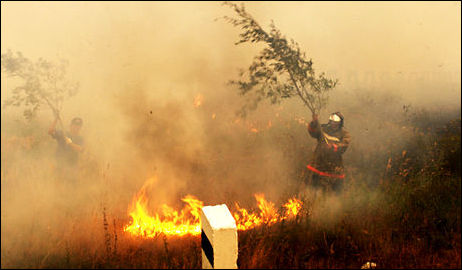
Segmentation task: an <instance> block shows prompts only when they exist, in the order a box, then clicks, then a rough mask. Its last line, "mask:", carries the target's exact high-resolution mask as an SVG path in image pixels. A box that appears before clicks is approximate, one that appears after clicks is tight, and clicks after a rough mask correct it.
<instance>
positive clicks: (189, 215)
mask: <svg viewBox="0 0 462 270" xmlns="http://www.w3.org/2000/svg"><path fill="white" fill-rule="evenodd" d="M145 190H146V185H145V186H143V187H142V188H141V190H140V192H139V193H138V194H137V195H136V196H135V198H134V201H133V204H132V205H131V207H130V212H129V216H130V217H131V223H130V224H129V225H127V226H125V227H124V231H126V232H128V233H130V234H132V235H135V236H141V237H146V238H154V237H156V236H157V235H159V234H161V233H163V234H165V235H177V236H183V235H186V234H190V235H199V234H200V233H201V228H200V209H201V208H202V207H203V206H204V203H203V202H202V201H200V200H198V199H197V198H195V197H194V196H192V195H187V196H185V197H184V198H183V199H182V201H183V202H185V203H186V206H184V207H183V209H182V210H181V211H180V212H178V211H176V210H174V209H172V208H171V207H169V206H167V205H165V204H164V205H162V207H161V214H159V213H155V214H154V215H150V214H149V213H148V210H147V203H148V200H147V197H146V191H145ZM255 199H256V200H257V202H258V208H259V210H260V211H259V213H250V212H249V211H248V210H247V209H245V208H240V207H239V205H238V204H237V203H236V208H237V212H236V213H234V214H233V216H234V218H235V220H236V225H237V229H238V230H249V229H252V228H255V227H257V226H260V225H262V224H274V223H276V222H279V221H281V220H284V219H287V218H290V217H295V216H297V214H298V213H299V211H300V208H301V205H302V203H301V201H300V200H297V199H296V198H292V199H289V201H288V202H287V203H286V204H284V206H283V207H284V208H285V209H286V211H285V213H284V214H283V215H282V216H281V215H279V214H278V212H277V210H276V208H275V207H274V204H273V203H272V202H268V201H266V200H265V197H264V195H263V194H255Z"/></svg>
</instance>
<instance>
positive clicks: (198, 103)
mask: <svg viewBox="0 0 462 270" xmlns="http://www.w3.org/2000/svg"><path fill="white" fill-rule="evenodd" d="M203 99H204V96H202V94H197V95H196V96H195V97H194V102H193V103H194V107H196V108H198V107H200V106H201V105H202V101H203Z"/></svg>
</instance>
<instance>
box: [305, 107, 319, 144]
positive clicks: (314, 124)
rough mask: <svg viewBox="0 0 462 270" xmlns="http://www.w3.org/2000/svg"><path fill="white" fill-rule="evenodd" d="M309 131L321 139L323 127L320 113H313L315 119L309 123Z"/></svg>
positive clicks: (314, 136) (312, 135)
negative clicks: (320, 121)
mask: <svg viewBox="0 0 462 270" xmlns="http://www.w3.org/2000/svg"><path fill="white" fill-rule="evenodd" d="M308 132H309V133H310V135H311V137H313V138H316V139H319V138H320V137H321V128H320V126H319V121H318V115H317V114H315V113H313V120H311V122H310V123H309V124H308Z"/></svg>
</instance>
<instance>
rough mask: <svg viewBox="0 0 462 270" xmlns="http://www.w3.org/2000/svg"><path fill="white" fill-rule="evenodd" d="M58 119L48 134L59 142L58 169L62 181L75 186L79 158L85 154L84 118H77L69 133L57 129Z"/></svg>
mask: <svg viewBox="0 0 462 270" xmlns="http://www.w3.org/2000/svg"><path fill="white" fill-rule="evenodd" d="M57 121H58V117H57V118H56V119H55V121H54V122H53V123H52V125H51V127H50V128H49V130H48V134H49V135H50V136H51V137H52V138H53V139H55V140H56V141H57V143H58V147H57V149H56V169H57V173H58V176H59V177H60V178H61V179H62V180H67V181H68V182H69V183H70V184H75V183H76V182H77V180H78V175H79V168H78V167H79V166H78V165H79V157H80V154H81V153H82V152H83V149H84V148H83V138H82V136H81V135H80V130H81V128H82V125H83V121H82V118H79V117H75V118H74V119H72V121H71V124H70V126H69V132H64V131H63V130H59V129H56V123H57Z"/></svg>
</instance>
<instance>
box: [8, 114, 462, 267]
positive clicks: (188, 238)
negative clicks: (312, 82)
mask: <svg viewBox="0 0 462 270" xmlns="http://www.w3.org/2000/svg"><path fill="white" fill-rule="evenodd" d="M430 120H431V119H430ZM430 120H429V119H428V118H425V119H424V120H422V118H419V117H414V118H412V119H410V120H409V122H408V124H407V126H406V128H407V129H406V132H404V133H400V134H407V135H406V136H404V135H403V136H402V137H401V139H402V140H401V141H399V142H396V143H393V141H389V142H386V143H383V144H380V145H377V148H376V149H375V150H374V151H370V150H364V149H361V148H359V147H357V148H356V149H352V153H350V156H349V159H348V160H349V164H348V166H347V168H348V173H349V179H348V183H347V185H346V190H345V192H344V193H343V194H341V195H340V196H337V195H333V194H323V193H314V192H312V191H310V190H308V191H302V192H298V190H297V187H298V186H297V185H293V186H292V190H291V189H290V188H288V190H286V191H283V192H281V194H285V195H281V198H280V202H282V203H277V204H272V203H270V201H268V200H266V199H264V197H262V196H260V197H256V199H257V204H253V205H250V204H245V206H246V207H243V206H241V205H240V204H233V203H232V202H233V201H232V200H227V201H226V203H227V204H228V206H230V208H231V211H232V212H233V213H234V216H235V218H236V219H237V220H238V224H241V225H243V226H247V227H245V228H246V229H241V230H239V232H238V237H239V259H238V266H239V267H240V268H360V267H361V266H362V265H363V264H365V263H366V262H374V263H376V264H377V266H378V267H379V268H460V267H461V254H460V251H461V246H460V241H461V238H460V236H461V232H460V227H461V222H460V217H461V208H460V205H461V181H460V119H456V120H453V121H443V120H442V119H436V120H437V121H433V122H432V121H430ZM422 121H424V122H431V124H430V123H426V124H425V123H421V122H422ZM424 124H425V125H424ZM273 128H278V127H277V126H276V125H274V126H273ZM2 134H3V133H2ZM400 136H401V135H400ZM15 141H17V142H22V141H21V140H15ZM365 143H367V142H365ZM4 145H8V147H9V148H7V149H9V150H6V149H5V148H4V147H2V202H3V203H2V232H1V233H2V240H1V241H2V242H1V243H2V254H1V256H2V262H1V264H2V268H12V267H19V268H201V247H200V237H199V236H197V235H196V234H194V233H192V234H187V233H186V234H183V235H182V236H175V235H169V234H168V233H166V232H168V230H167V231H159V232H155V233H153V234H152V235H151V236H152V237H144V236H148V235H141V237H140V236H133V235H132V234H130V233H128V231H129V230H127V228H128V227H127V225H128V224H131V225H133V224H135V223H134V221H135V220H136V217H134V216H132V217H130V216H128V215H127V214H126V213H125V210H126V205H125V206H124V207H122V206H120V205H116V204H114V205H113V204H112V201H110V200H108V199H107V198H106V197H105V196H104V192H100V189H98V188H95V189H94V190H90V191H89V192H88V193H87V194H78V193H76V192H74V191H75V190H73V189H72V188H71V187H66V186H63V187H62V188H61V189H59V191H56V192H50V190H54V187H55V186H57V185H58V186H59V182H58V181H57V179H55V178H53V177H52V175H53V174H52V167H51V166H43V163H40V164H39V163H34V160H35V159H34V158H33V157H31V159H30V160H26V161H25V162H24V163H21V162H20V161H19V159H15V155H13V156H11V155H10V156H9V157H10V158H9V159H6V158H4V157H5V154H6V152H5V151H10V152H8V153H13V152H12V150H11V149H13V148H14V147H15V146H14V145H13V143H12V142H11V141H8V142H7V140H6V139H5V138H4V137H3V136H2V146H4ZM39 146H40V145H38V146H37V145H35V146H33V147H32V148H31V147H29V145H27V147H23V148H24V149H22V150H21V149H19V150H15V151H31V149H34V147H39ZM291 146H292V145H291V144H289V143H287V144H285V145H284V147H287V148H288V150H293V151H288V152H290V153H293V154H292V155H293V156H290V157H289V158H291V157H293V158H294V159H295V158H296V156H297V151H296V150H297V148H296V143H294V144H293V149H291ZM18 147H19V148H21V147H22V146H18ZM363 150H364V152H363V153H360V152H361V151H363ZM355 151H356V152H355ZM360 154H363V155H360ZM300 163H303V161H300ZM294 164H297V163H296V162H295V163H294ZM39 165H40V166H39ZM291 175H292V176H293V177H294V179H301V178H303V177H305V175H303V174H300V173H297V172H296V173H293V174H291ZM38 180H40V181H38ZM91 182H92V181H91V180H88V183H87V185H91ZM18 190H19V191H20V192H24V193H27V194H33V196H29V197H28V198H24V199H23V200H22V201H19V200H18V199H15V198H16V197H15V196H14V194H19V193H11V192H12V191H16V192H18ZM142 191H143V189H141V191H140V192H139V193H138V194H137V195H138V196H136V197H135V200H134V201H133V204H132V206H134V208H130V211H131V210H133V209H137V203H138V202H139V203H142V202H146V201H143V199H141V198H143V196H142V195H143V194H144V195H145V193H143V192H142ZM294 194H297V195H296V197H295V198H294V197H293V196H294ZM76 196H81V197H82V198H80V199H78V200H77V201H78V202H85V203H84V204H77V205H76V204H72V202H73V201H76V198H77V197H76ZM140 199H141V200H140ZM146 199H147V198H144V200H146ZM249 200H250V199H249ZM204 201H206V200H204ZM5 202H6V203H5ZM183 202H184V208H183V210H181V208H178V209H180V210H174V208H172V207H171V208H169V207H164V208H161V210H163V211H164V212H162V211H161V212H158V213H159V215H158V216H156V215H155V214H154V213H155V212H154V211H155V209H154V208H150V207H148V206H147V205H144V206H143V204H140V205H139V206H140V207H141V206H143V208H142V209H144V210H146V212H145V214H146V216H149V217H154V218H155V219H157V221H165V218H166V217H167V218H170V219H171V220H175V219H176V221H175V222H174V223H180V224H184V222H183V221H182V220H183V218H187V220H190V221H191V222H190V223H189V225H191V226H192V231H195V230H196V229H197V210H198V209H199V208H200V207H201V206H202V205H203V204H202V201H200V200H199V198H193V197H184V201H183ZM297 202H299V203H297ZM7 203H8V204H7ZM146 203H147V202H146ZM286 203H287V204H286ZM285 204H286V206H287V207H284V205H285ZM11 205H14V206H21V207H15V208H14V209H18V210H17V212H14V213H13V212H12V211H11V209H12V208H10V207H11ZM243 205H244V204H243ZM249 205H250V206H249ZM288 205H291V206H295V208H289V207H288ZM56 209H58V210H56ZM290 209H296V211H295V212H294V210H290ZM167 210H168V211H167ZM165 211H167V212H165ZM175 211H176V214H173V213H175ZM160 213H162V215H161V214H160ZM26 214H28V215H27V216H26ZM288 216H291V218H285V217H288ZM43 217H46V218H43ZM255 218H260V219H261V220H262V221H259V222H256V221H255V220H254V219H255ZM252 220H253V221H252ZM239 221H240V222H239ZM248 221H249V222H250V223H247V222H248ZM153 228H157V226H154V227H153ZM180 235H181V233H180Z"/></svg>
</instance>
